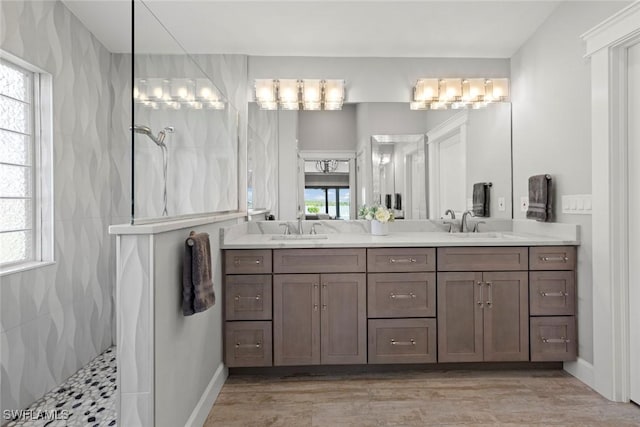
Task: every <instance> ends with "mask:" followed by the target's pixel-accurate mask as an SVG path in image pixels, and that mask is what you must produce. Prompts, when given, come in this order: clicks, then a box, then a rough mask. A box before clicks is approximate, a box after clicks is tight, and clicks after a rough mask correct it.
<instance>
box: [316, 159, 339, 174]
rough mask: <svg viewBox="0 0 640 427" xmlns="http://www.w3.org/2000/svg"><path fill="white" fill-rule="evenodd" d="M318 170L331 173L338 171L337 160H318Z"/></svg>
mask: <svg viewBox="0 0 640 427" xmlns="http://www.w3.org/2000/svg"><path fill="white" fill-rule="evenodd" d="M316 169H317V170H318V172H322V173H331V172H335V170H336V169H338V161H337V160H318V161H317V162H316Z"/></svg>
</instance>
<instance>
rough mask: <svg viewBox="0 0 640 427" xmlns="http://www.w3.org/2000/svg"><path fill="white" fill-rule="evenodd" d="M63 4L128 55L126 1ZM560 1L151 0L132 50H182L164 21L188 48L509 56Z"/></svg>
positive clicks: (139, 14) (139, 12)
mask: <svg viewBox="0 0 640 427" xmlns="http://www.w3.org/2000/svg"><path fill="white" fill-rule="evenodd" d="M63 1H64V3H65V4H66V5H67V7H69V9H71V11H72V12H73V13H74V14H75V15H76V16H77V17H78V18H79V19H80V20H81V21H82V22H83V23H84V24H85V25H86V26H87V27H88V28H89V30H90V31H91V32H92V33H93V34H94V35H95V36H96V37H97V38H98V39H99V40H100V41H101V42H102V43H103V44H104V45H105V47H106V48H107V49H108V50H110V51H111V52H131V22H130V21H131V18H130V17H131V4H130V2H128V1H121V0H110V1H106V0H97V1H86V0H63ZM558 4H559V2H558V1H520V0H503V1H457V0H449V1H427V0H423V1H418V0H414V1H381V0H378V1H371V0H359V1H327V0H325V1H310V0H298V1H293V0H289V1H271V0H260V1H244V0H235V1H213V0H210V1H193V0H172V1H169V0H146V1H145V5H146V6H147V7H148V10H147V9H146V8H145V7H144V5H139V4H138V5H137V8H136V27H135V36H136V52H144V53H180V51H181V50H180V47H179V45H178V44H177V43H176V42H175V41H174V40H173V39H172V37H171V36H170V35H169V34H167V33H166V31H165V30H164V29H163V28H162V27H163V26H164V27H166V28H167V29H168V30H169V31H170V33H171V34H172V35H173V37H174V38H175V39H176V40H177V41H179V43H180V44H181V45H182V46H183V47H184V48H185V49H186V50H187V51H188V52H190V53H242V54H248V55H268V56H340V57H361V56H372V57H462V58H465V57H466V58H470V57H471V58H509V57H511V56H512V55H513V54H514V53H515V52H516V51H517V49H518V48H519V47H520V46H521V45H522V44H523V43H524V42H525V41H526V40H527V39H528V38H529V37H530V36H531V35H532V34H533V33H534V32H535V30H536V29H537V28H538V27H539V26H540V24H542V22H544V20H545V19H546V18H547V17H548V16H549V15H550V14H551V13H552V12H553V10H554V9H555V8H556V7H557V5H558ZM150 11H151V12H152V13H153V14H151V13H150ZM153 15H155V16H156V17H157V18H158V19H159V21H160V22H161V23H162V25H160V23H159V22H158V21H156V20H155V18H154V17H153Z"/></svg>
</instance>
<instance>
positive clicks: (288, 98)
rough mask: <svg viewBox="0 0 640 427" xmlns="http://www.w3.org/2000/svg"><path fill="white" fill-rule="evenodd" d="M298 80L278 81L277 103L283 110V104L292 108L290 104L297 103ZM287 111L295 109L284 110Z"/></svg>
mask: <svg viewBox="0 0 640 427" xmlns="http://www.w3.org/2000/svg"><path fill="white" fill-rule="evenodd" d="M298 88H299V85H298V80H295V79H282V80H278V101H279V102H280V104H281V105H282V106H283V108H284V104H287V105H288V106H289V107H292V104H294V103H296V104H297V103H298ZM286 109H287V110H290V109H296V110H297V108H286Z"/></svg>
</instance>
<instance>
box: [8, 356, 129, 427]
mask: <svg viewBox="0 0 640 427" xmlns="http://www.w3.org/2000/svg"><path fill="white" fill-rule="evenodd" d="M116 371H117V367H116V350H115V347H111V348H109V349H107V350H106V351H105V352H104V353H102V354H101V355H100V356H98V357H97V358H95V359H94V360H92V361H91V362H90V363H89V364H88V365H87V366H85V367H84V368H82V369H80V370H79V371H78V372H76V373H75V374H73V375H72V376H71V377H69V379H68V380H67V381H65V383H64V384H62V385H60V386H58V387H56V388H54V389H53V390H51V391H50V392H49V393H47V394H46V395H45V396H44V397H43V398H42V399H40V400H38V401H37V402H35V403H34V404H33V405H31V406H30V407H29V408H27V409H26V412H25V413H26V414H29V415H28V416H26V417H23V418H22V419H18V420H14V421H10V422H9V423H7V424H6V427H18V426H19V427H44V426H46V427H76V426H82V427H85V426H91V427H103V426H115V425H116V423H117V421H116V419H117V415H116V388H117V386H116ZM54 410H56V411H58V414H59V415H60V416H59V417H58V418H66V419H57V420H53V419H51V418H48V419H46V417H45V415H44V414H50V412H48V411H54ZM38 414H41V419H37V420H36V419H33V418H37V417H38ZM62 414H68V416H64V415H62ZM0 424H1V423H0Z"/></svg>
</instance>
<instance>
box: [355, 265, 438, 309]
mask: <svg viewBox="0 0 640 427" xmlns="http://www.w3.org/2000/svg"><path fill="white" fill-rule="evenodd" d="M367 290H368V297H367V305H368V309H369V310H368V311H369V317H374V318H375V317H435V316H436V274H435V273H376V274H369V276H368V283H367Z"/></svg>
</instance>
